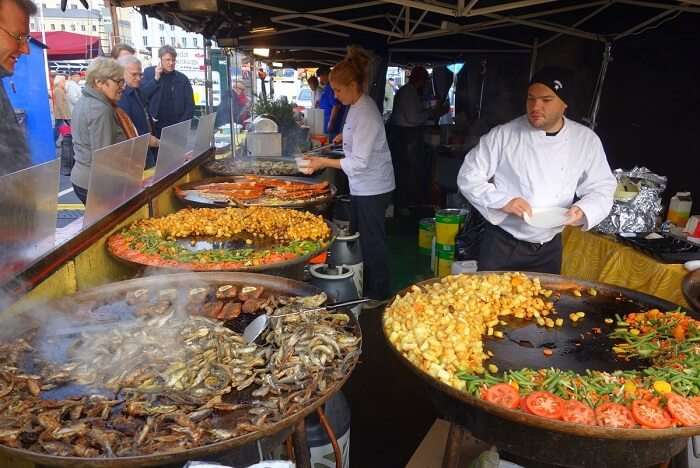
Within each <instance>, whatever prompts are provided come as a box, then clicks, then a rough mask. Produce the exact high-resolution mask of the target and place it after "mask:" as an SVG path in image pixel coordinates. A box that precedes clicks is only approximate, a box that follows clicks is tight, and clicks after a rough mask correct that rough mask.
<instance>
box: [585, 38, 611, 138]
mask: <svg viewBox="0 0 700 468" xmlns="http://www.w3.org/2000/svg"><path fill="white" fill-rule="evenodd" d="M612 60H613V57H612V43H611V42H606V43H605V48H604V49H603V61H602V62H601V64H600V72H599V73H598V81H597V82H596V85H595V90H594V91H593V101H592V102H591V107H590V110H589V112H588V118H586V119H584V120H585V121H586V123H587V124H588V126H589V127H591V128H592V129H593V130H595V127H596V125H597V123H598V112H599V111H600V97H601V96H602V94H603V84H604V83H605V75H606V74H607V72H608V64H609V63H610V62H612Z"/></svg>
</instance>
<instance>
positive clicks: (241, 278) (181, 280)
mask: <svg viewBox="0 0 700 468" xmlns="http://www.w3.org/2000/svg"><path fill="white" fill-rule="evenodd" d="M222 284H235V285H249V286H263V287H264V288H265V290H266V294H282V295H298V296H310V295H315V294H319V293H320V292H321V291H320V290H319V289H318V288H316V287H315V286H312V285H310V284H307V283H302V282H300V281H294V280H290V279H286V278H280V277H274V276H268V275H258V274H252V273H181V274H174V275H162V276H153V277H147V278H138V279H133V280H128V281H122V282H118V283H112V284H108V285H105V286H100V287H97V288H94V289H90V290H87V291H84V292H80V293H78V294H75V295H73V296H68V297H66V298H63V299H60V300H57V301H54V302H51V303H48V304H46V305H43V306H40V307H36V309H37V310H46V311H51V313H50V314H44V316H43V317H41V321H40V322H38V323H37V321H36V319H35V318H30V317H27V316H19V317H16V318H15V319H13V320H12V323H10V322H9V319H7V320H5V321H4V322H2V323H0V339H3V340H5V339H10V338H17V337H18V336H21V334H22V332H23V330H24V331H26V330H28V329H29V328H33V327H36V326H39V327H40V328H39V332H38V334H37V338H36V340H37V341H38V342H35V343H33V344H34V345H35V347H36V348H38V346H37V345H39V344H41V343H43V344H42V346H41V351H42V353H53V354H52V355H54V356H56V355H60V353H61V352H62V351H61V350H62V349H64V348H65V347H66V346H67V345H68V343H70V342H72V340H73V339H74V336H71V335H70V334H67V333H65V330H64V329H65V327H69V326H74V327H76V328H81V327H84V326H85V325H89V324H91V322H94V323H93V324H100V323H102V324H105V327H106V328H109V327H111V326H113V324H114V323H115V322H125V321H129V320H133V318H134V315H133V313H132V312H130V310H131V308H130V307H129V306H128V305H127V303H126V300H125V295H126V293H127V292H128V291H133V290H136V289H142V288H147V289H149V290H151V291H155V290H158V289H170V288H174V289H177V290H178V291H180V293H181V294H186V293H187V291H188V290H189V289H190V288H193V287H209V288H211V289H214V288H215V287H217V286H219V285H222ZM57 315H61V316H62V319H61V320H60V327H62V328H61V329H59V324H58V322H56V321H55V320H51V317H52V316H54V317H55V316H57ZM348 315H349V316H350V319H351V322H350V326H351V328H352V330H353V333H354V334H355V335H356V336H361V332H360V326H359V323H358V322H357V320H356V319H355V317H354V315H353V314H352V313H349V314H348ZM238 325H240V326H241V328H242V327H243V326H244V325H245V323H242V324H238ZM62 330H63V331H62ZM47 336H51V337H52V342H53V344H51V345H50V347H48V346H49V345H47V344H46V340H45V339H44V338H45V337H47ZM61 336H65V342H64V341H62V340H61V339H60V338H61ZM52 350H53V351H52ZM356 363H357V360H355V363H354V364H353V366H352V368H354V365H355V364H356ZM352 368H351V369H350V371H349V372H348V374H347V375H346V376H345V377H344V378H343V379H341V380H339V381H336V382H335V383H334V384H333V385H332V386H330V387H329V388H328V390H327V391H326V392H325V393H324V394H323V395H321V396H320V397H318V398H317V399H315V400H313V401H312V402H311V403H310V404H308V405H307V406H305V407H304V409H303V410H301V411H299V412H297V413H294V414H291V415H289V416H288V417H286V418H285V419H283V420H281V421H280V422H277V423H275V424H273V425H269V426H265V428H264V429H263V430H260V431H257V432H251V433H247V434H245V435H243V436H240V437H235V438H232V439H228V440H224V441H221V442H217V443H213V444H208V445H205V446H201V447H197V448H193V449H188V450H182V451H177V452H168V453H159V454H153V455H144V456H132V457H119V458H79V457H59V456H52V455H47V454H42V453H38V452H33V451H29V450H25V449H16V448H11V447H8V446H4V445H1V444H0V465H1V466H5V465H3V455H4V456H9V457H8V458H10V457H12V458H13V459H14V460H20V459H21V460H29V461H32V462H35V463H38V464H41V465H43V466H61V467H81V468H82V467H102V468H107V467H109V468H126V467H146V466H160V465H165V464H179V466H182V465H183V464H184V463H185V462H186V461H187V460H203V459H210V458H211V457H213V456H216V455H219V454H222V453H224V452H230V451H235V450H237V449H239V448H241V447H243V446H246V445H247V444H250V443H252V442H255V441H257V440H260V439H262V438H265V437H271V436H275V435H278V434H284V433H285V432H288V431H289V430H290V429H291V428H292V427H293V426H294V425H295V424H297V423H298V422H299V421H300V420H301V419H302V418H304V417H306V416H307V415H309V414H310V413H311V412H313V411H316V409H317V408H318V407H319V406H321V405H322V404H323V403H324V402H325V401H326V400H328V399H329V398H330V397H331V396H332V395H333V394H334V393H336V392H337V391H338V390H340V388H341V387H342V386H343V385H344V384H345V382H346V381H347V379H348V377H349V376H350V373H351V372H352ZM69 390H70V392H71V395H75V396H82V395H85V394H93V393H95V391H94V389H88V388H81V387H79V386H74V387H71V388H70V389H69ZM66 391H67V390H66V389H65V388H64V387H63V386H62V387H58V388H57V389H54V390H49V391H45V392H42V394H41V396H42V398H44V399H52V398H56V399H63V398H65V397H66V396H67V395H66ZM241 393H243V392H241ZM234 398H244V399H245V398H250V395H246V394H242V395H234ZM225 401H227V402H230V403H236V400H233V401H228V400H225ZM236 417H239V415H237V414H235V412H234V413H225V416H217V419H215V420H214V421H213V423H212V424H213V425H214V427H218V428H227V429H231V428H232V427H233V425H234V424H235V418H236ZM8 463H10V462H8ZM7 466H14V465H11V464H8V465H7Z"/></svg>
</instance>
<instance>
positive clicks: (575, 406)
mask: <svg viewBox="0 0 700 468" xmlns="http://www.w3.org/2000/svg"><path fill="white" fill-rule="evenodd" d="M561 419H562V420H564V421H566V422H572V423H576V424H588V425H590V426H595V412H594V411H593V409H592V408H591V407H590V406H588V405H587V404H585V403H581V402H580V401H578V400H565V401H564V408H563V410H562V413H561Z"/></svg>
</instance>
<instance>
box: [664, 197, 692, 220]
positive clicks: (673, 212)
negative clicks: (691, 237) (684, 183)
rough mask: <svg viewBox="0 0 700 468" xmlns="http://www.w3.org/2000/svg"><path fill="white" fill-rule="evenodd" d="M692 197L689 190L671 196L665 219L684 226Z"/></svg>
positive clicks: (688, 214) (688, 215)
mask: <svg viewBox="0 0 700 468" xmlns="http://www.w3.org/2000/svg"><path fill="white" fill-rule="evenodd" d="M692 206H693V199H692V198H691V197H690V192H678V193H676V194H675V195H674V196H673V197H672V198H671V203H670V204H669V205H668V215H667V216H666V219H667V220H668V221H670V222H672V223H673V224H675V225H676V226H679V227H684V226H685V224H686V223H687V222H688V218H689V217H690V210H691V208H692Z"/></svg>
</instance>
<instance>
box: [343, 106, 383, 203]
mask: <svg viewBox="0 0 700 468" xmlns="http://www.w3.org/2000/svg"><path fill="white" fill-rule="evenodd" d="M343 152H344V153H345V158H343V159H342V160H341V161H340V167H341V168H342V169H343V172H345V174H346V175H347V176H348V183H349V185H350V194H352V195H362V196H368V195H380V194H383V193H387V192H391V191H392V190H394V188H396V185H395V183H394V166H392V164H391V152H390V151H389V145H388V144H387V141H386V131H385V130H384V119H383V118H382V115H381V114H380V113H379V109H377V105H376V104H375V103H374V101H373V100H372V98H370V97H369V96H367V95H366V94H363V95H362V96H361V97H360V98H359V99H358V100H357V102H355V104H353V105H351V106H350V110H349V111H348V115H347V117H346V118H345V125H343Z"/></svg>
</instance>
